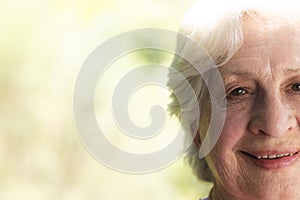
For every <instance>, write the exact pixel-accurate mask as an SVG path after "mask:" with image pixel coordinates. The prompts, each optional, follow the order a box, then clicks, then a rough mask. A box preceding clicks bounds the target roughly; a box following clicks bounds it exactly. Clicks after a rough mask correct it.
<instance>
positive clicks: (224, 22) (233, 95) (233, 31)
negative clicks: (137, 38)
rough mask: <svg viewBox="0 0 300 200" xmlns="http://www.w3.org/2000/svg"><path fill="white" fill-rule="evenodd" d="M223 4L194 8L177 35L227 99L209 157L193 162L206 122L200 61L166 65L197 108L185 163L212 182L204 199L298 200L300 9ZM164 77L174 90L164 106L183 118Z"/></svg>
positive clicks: (177, 87) (181, 47) (185, 50)
mask: <svg viewBox="0 0 300 200" xmlns="http://www.w3.org/2000/svg"><path fill="white" fill-rule="evenodd" d="M224 3H228V1H224ZM244 3H245V2H244ZM228 4H229V3H228ZM229 5H231V6H228V5H215V6H213V5H212V6H211V7H210V6H204V5H201V4H198V5H197V4H196V5H195V6H193V7H192V8H191V9H190V11H189V12H188V13H187V15H186V17H185V19H184V21H183V25H182V27H181V30H180V33H181V34H183V35H184V36H186V37H188V38H190V39H192V40H193V41H195V42H196V43H198V44H199V45H200V46H201V47H202V48H203V49H205V50H206V52H207V53H208V55H210V57H211V59H212V60H213V61H214V62H215V64H216V66H217V67H218V68H217V69H218V70H219V72H220V75H221V77H222V80H223V84H224V89H225V97H224V98H225V99H226V116H225V123H224V126H223V129H222V131H221V133H220V137H219V138H218V141H217V142H216V144H215V146H214V147H213V148H212V150H211V151H210V152H209V154H208V155H207V156H206V157H205V158H204V159H202V158H201V157H200V158H199V155H198V154H199V153H198V152H199V148H201V144H202V142H203V140H204V138H205V137H206V136H207V134H210V133H209V132H208V133H207V129H208V125H209V123H210V121H209V119H210V117H211V112H210V108H211V104H210V103H208V102H210V101H209V100H210V97H209V93H208V89H207V87H206V85H205V84H204V81H203V80H202V78H203V77H202V78H201V74H199V72H198V71H199V70H197V68H201V67H202V66H201V59H200V60H199V62H198V63H197V65H196V66H195V65H194V66H192V65H191V64H189V63H188V62H186V60H185V59H182V58H180V57H176V58H175V59H174V60H173V64H172V67H174V69H176V70H177V71H178V72H180V73H181V74H182V75H183V76H184V77H185V78H186V80H188V81H189V83H190V85H191V86H192V87H193V89H194V90H195V94H196V95H197V98H198V105H199V109H200V111H201V115H200V119H199V128H198V130H196V133H188V134H192V135H193V134H194V135H196V137H195V139H194V143H195V144H194V145H192V146H191V147H190V150H189V153H188V160H189V161H190V164H191V166H192V167H193V169H194V170H195V173H196V174H197V176H198V178H200V179H202V180H206V181H211V182H213V188H212V190H211V192H210V194H209V197H208V198H207V199H209V200H221V199H222V200H233V199H241V200H251V199H253V200H254V199H255V200H258V199H264V200H273V199H288V200H299V199H300V159H299V155H300V154H299V151H300V126H299V122H300V16H299V13H300V12H299V11H300V9H299V6H298V7H297V4H295V5H292V4H290V2H289V1H285V2H284V4H283V5H280V4H278V2H276V3H274V2H270V3H268V2H267V3H265V4H256V3H250V4H245V5H238V4H229ZM216 7H219V10H217V8H216ZM182 43H184V41H180V40H179V41H178V44H179V45H178V48H177V51H178V52H179V53H180V54H181V55H190V54H193V56H194V57H197V56H199V57H201V56H202V55H200V54H201V52H199V55H198V54H197V52H195V51H193V52H192V51H191V52H189V50H190V49H189V48H188V47H187V46H185V44H182ZM169 78H170V79H169V83H168V84H169V87H170V88H171V90H172V91H173V92H174V93H176V92H177V93H176V95H177V96H176V95H174V94H173V95H172V103H171V104H170V109H171V111H172V112H173V113H174V114H176V115H177V116H181V113H180V112H181V108H180V101H178V99H180V98H178V94H179V95H180V94H181V93H180V91H182V90H183V89H182V87H181V84H180V83H178V82H177V80H176V78H175V75H174V74H172V73H170V74H169ZM223 84H218V83H216V85H223ZM182 94H183V93H182ZM192 114H193V113H191V115H192ZM181 120H182V123H183V124H185V126H187V124H188V126H190V127H195V124H191V123H184V122H185V119H184V118H182V119H181ZM190 121H191V120H190ZM190 121H189V122H190ZM211 123H214V122H213V121H211ZM196 126H198V125H196ZM186 130H193V129H189V128H186ZM187 132H190V131H187Z"/></svg>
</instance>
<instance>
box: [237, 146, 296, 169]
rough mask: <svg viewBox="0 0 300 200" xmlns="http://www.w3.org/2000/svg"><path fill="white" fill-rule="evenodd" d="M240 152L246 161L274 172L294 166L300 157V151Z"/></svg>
mask: <svg viewBox="0 0 300 200" xmlns="http://www.w3.org/2000/svg"><path fill="white" fill-rule="evenodd" d="M240 152H241V153H242V156H243V157H244V158H245V159H247V160H250V161H251V162H252V163H254V164H255V165H256V166H259V167H261V168H264V169H272V170H276V169H281V168H283V167H287V166H290V165H292V164H294V163H295V162H296V160H297V159H298V158H299V155H300V154H299V152H300V151H299V150H296V151H287V152H274V151H273V152H271V151H269V152H267V151H265V152H257V153H252V152H251V153H250V152H246V151H240Z"/></svg>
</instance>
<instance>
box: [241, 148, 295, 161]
mask: <svg viewBox="0 0 300 200" xmlns="http://www.w3.org/2000/svg"><path fill="white" fill-rule="evenodd" d="M241 152H242V153H244V154H246V155H248V156H251V157H254V158H256V159H275V158H280V157H285V156H293V155H295V154H297V153H299V150H298V149H294V150H280V151H279V150H263V151H241Z"/></svg>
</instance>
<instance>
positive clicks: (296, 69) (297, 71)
mask: <svg viewBox="0 0 300 200" xmlns="http://www.w3.org/2000/svg"><path fill="white" fill-rule="evenodd" d="M284 73H285V74H288V73H293V74H295V73H300V66H299V67H298V68H290V69H286V70H284Z"/></svg>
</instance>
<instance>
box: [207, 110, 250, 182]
mask: <svg viewBox="0 0 300 200" xmlns="http://www.w3.org/2000/svg"><path fill="white" fill-rule="evenodd" d="M246 127H247V118H246V117H242V116H240V115H236V114H235V115H232V116H230V115H227V117H226V121H225V124H224V127H223V131H222V133H221V135H220V138H219V140H218V142H217V144H216V146H215V147H214V148H213V150H212V152H211V153H210V154H209V156H208V158H207V161H208V164H209V165H210V168H211V169H213V170H212V171H214V172H213V173H214V174H215V175H216V177H219V179H220V180H222V179H223V180H226V179H228V178H230V177H231V178H233V177H235V179H236V177H237V176H238V174H235V175H234V173H232V172H238V171H239V170H238V169H239V166H238V165H239V163H238V160H237V151H236V150H237V147H238V145H239V142H240V141H241V140H242V138H243V137H244V136H245V134H246V130H247V129H246ZM224 177H225V178H224ZM231 178H230V179H231ZM234 182H235V181H234Z"/></svg>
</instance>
